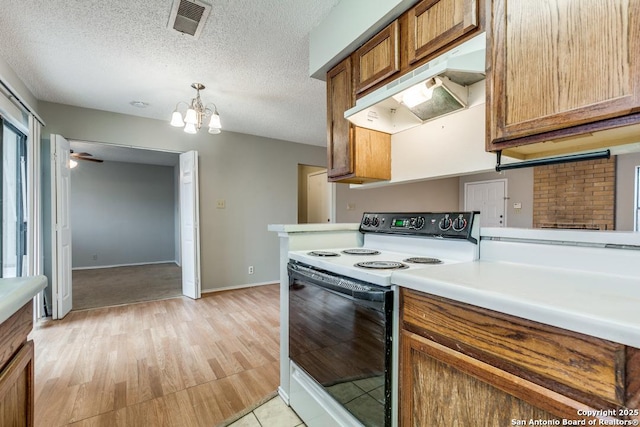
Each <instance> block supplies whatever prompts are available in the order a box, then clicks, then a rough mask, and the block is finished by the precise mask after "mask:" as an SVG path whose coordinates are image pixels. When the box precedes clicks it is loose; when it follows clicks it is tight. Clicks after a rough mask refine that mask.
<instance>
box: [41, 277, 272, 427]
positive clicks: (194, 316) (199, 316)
mask: <svg viewBox="0 0 640 427" xmlns="http://www.w3.org/2000/svg"><path fill="white" fill-rule="evenodd" d="M278 294H279V289H278V285H268V286H259V287H254V288H247V289H240V290H234V291H225V292H219V293H213V294H208V295H206V296H205V297H203V298H202V299H200V300H197V301H194V300H190V299H188V298H185V297H180V298H175V299H167V300H162V301H152V302H143V303H137V304H131V305H125V306H117V307H108V308H100V309H93V310H86V311H79V312H71V313H70V314H69V315H67V317H65V318H64V319H63V320H60V321H44V322H39V323H38V324H37V325H36V327H35V328H34V330H33V331H32V333H31V338H33V340H34V342H35V346H36V356H35V358H36V366H35V378H36V389H35V393H36V402H35V404H36V413H35V424H36V426H43V427H44V426H47V427H49V426H64V425H74V426H136V427H138V426H164V425H167V426H181V427H182V426H215V425H219V424H220V423H221V422H223V421H224V420H227V419H229V418H232V417H233V416H234V415H236V414H238V413H239V412H242V411H245V410H247V409H252V408H253V407H255V406H256V405H257V404H259V403H262V402H264V401H266V400H267V399H268V398H270V397H273V395H274V393H275V391H276V389H277V385H278V380H279V376H278V375H279V374H278V351H279V347H278V345H279V343H278V341H279V332H278V329H279V318H278V316H279V315H278V312H279V308H278V298H279V297H278Z"/></svg>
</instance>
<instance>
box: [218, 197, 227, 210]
mask: <svg viewBox="0 0 640 427" xmlns="http://www.w3.org/2000/svg"><path fill="white" fill-rule="evenodd" d="M225 207H226V203H225V201H224V199H218V200H216V209H224V208H225Z"/></svg>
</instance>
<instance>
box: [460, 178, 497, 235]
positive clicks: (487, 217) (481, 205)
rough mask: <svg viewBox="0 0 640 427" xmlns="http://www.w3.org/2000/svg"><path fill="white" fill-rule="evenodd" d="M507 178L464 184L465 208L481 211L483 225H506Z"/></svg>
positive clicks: (466, 209) (481, 223)
mask: <svg viewBox="0 0 640 427" xmlns="http://www.w3.org/2000/svg"><path fill="white" fill-rule="evenodd" d="M506 193H507V180H506V179H496V180H491V181H478V182H467V183H465V184H464V210H465V211H479V212H480V226H481V227H506V226H507V216H506V205H507V199H506Z"/></svg>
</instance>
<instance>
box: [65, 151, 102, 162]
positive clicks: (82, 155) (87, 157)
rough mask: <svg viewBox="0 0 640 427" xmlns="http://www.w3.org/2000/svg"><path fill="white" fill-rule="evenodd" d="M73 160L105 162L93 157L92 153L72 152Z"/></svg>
mask: <svg viewBox="0 0 640 427" xmlns="http://www.w3.org/2000/svg"><path fill="white" fill-rule="evenodd" d="M71 158H72V159H74V160H87V161H89V162H96V163H102V162H104V160H102V159H98V158H96V157H93V154H91V153H75V152H74V151H73V150H71Z"/></svg>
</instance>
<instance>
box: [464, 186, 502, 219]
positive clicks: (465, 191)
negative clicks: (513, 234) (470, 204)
mask: <svg viewBox="0 0 640 427" xmlns="http://www.w3.org/2000/svg"><path fill="white" fill-rule="evenodd" d="M496 182H502V183H503V184H504V201H503V204H504V207H503V211H504V225H503V227H507V221H508V218H507V216H508V215H507V213H508V210H507V209H508V207H509V206H508V205H507V200H508V199H509V197H508V196H507V194H509V193H508V191H507V190H508V187H507V185H508V183H509V180H508V179H506V178H499V179H487V180H484V181H471V182H465V183H464V195H463V197H464V209H463V210H465V211H467V210H469V209H468V208H467V191H468V186H469V185H475V184H492V183H496Z"/></svg>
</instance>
